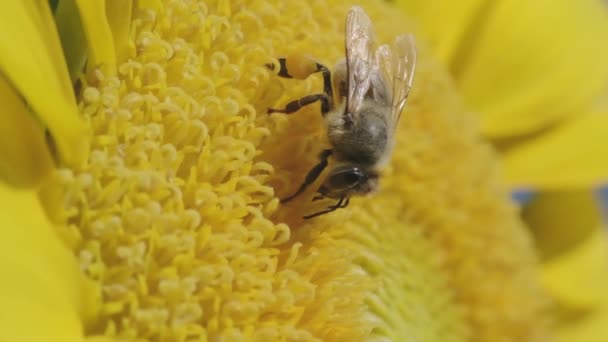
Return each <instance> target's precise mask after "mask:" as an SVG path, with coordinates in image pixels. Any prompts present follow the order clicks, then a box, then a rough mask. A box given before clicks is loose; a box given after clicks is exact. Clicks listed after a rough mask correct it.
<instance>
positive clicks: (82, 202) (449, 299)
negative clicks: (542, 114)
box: [0, 0, 551, 341]
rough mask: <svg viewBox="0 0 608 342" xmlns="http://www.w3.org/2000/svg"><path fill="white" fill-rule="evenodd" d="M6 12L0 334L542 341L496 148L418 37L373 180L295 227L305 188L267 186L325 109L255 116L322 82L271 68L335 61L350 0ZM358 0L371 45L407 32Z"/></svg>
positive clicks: (534, 288)
mask: <svg viewBox="0 0 608 342" xmlns="http://www.w3.org/2000/svg"><path fill="white" fill-rule="evenodd" d="M8 3H9V9H11V11H7V12H5V13H10V14H4V16H5V18H3V19H5V20H2V21H0V25H5V26H6V27H3V30H0V31H2V32H4V33H3V36H4V38H5V39H4V40H3V41H2V44H1V46H2V48H3V51H2V53H1V54H0V55H2V56H13V58H11V59H9V58H4V59H2V63H1V64H0V70H2V72H3V75H4V80H5V88H4V91H3V92H2V93H0V94H1V96H3V98H4V99H5V101H7V102H8V101H12V102H11V103H12V104H13V105H12V107H10V108H14V109H13V110H10V111H7V112H6V115H5V116H6V117H7V120H9V122H14V124H13V126H14V127H12V128H10V131H7V132H5V136H6V137H11V139H10V141H9V139H5V140H2V141H3V143H4V145H3V148H4V149H5V151H7V152H6V156H7V157H6V158H5V159H4V160H3V163H2V165H4V169H3V170H4V171H3V172H2V176H3V181H4V186H3V188H2V189H3V190H2V199H3V200H4V202H3V203H4V208H5V211H4V212H2V215H1V216H0V220H3V222H4V223H5V227H7V228H5V231H4V234H5V237H4V238H3V239H1V240H0V241H2V242H0V243H3V244H5V245H4V246H2V247H3V248H2V250H4V251H5V253H6V255H5V257H4V258H2V260H4V261H3V262H4V263H5V264H4V267H0V272H4V273H3V274H2V278H3V279H9V280H10V281H9V282H6V283H5V287H4V290H5V291H4V292H3V293H4V296H3V298H2V299H3V303H5V305H4V306H3V310H2V312H3V313H4V315H2V316H0V317H1V319H0V325H1V326H2V329H0V339H3V340H22V341H48V340H49V338H50V337H52V340H60V341H78V340H82V339H87V340H101V339H107V340H119V341H121V340H133V341H189V340H220V339H223V340H231V341H232V340H235V341H238V340H259V341H274V340H277V341H279V340H290V341H291V340H294V341H358V340H395V341H408V340H412V341H417V340H422V341H467V340H479V341H488V340H517V341H519V340H544V339H546V338H548V337H550V335H551V334H550V326H549V323H550V319H551V317H550V316H549V315H548V313H547V310H546V309H547V304H548V301H547V297H546V295H545V293H544V291H543V289H542V287H541V284H540V282H539V281H538V279H537V274H538V262H537V257H536V254H535V250H534V246H533V244H532V239H531V237H530V235H529V232H528V231H527V229H526V228H525V226H524V224H523V223H522V221H521V220H520V219H519V216H518V207H517V205H516V204H515V203H514V202H512V201H511V199H510V196H509V188H508V187H507V186H506V185H505V184H504V183H503V181H502V176H501V172H500V168H499V163H498V161H499V159H498V155H497V154H496V151H495V150H494V149H493V148H492V146H490V145H489V144H487V143H486V142H484V141H483V140H482V139H481V138H480V135H479V131H478V125H477V120H476V118H475V117H474V116H473V115H471V114H470V113H469V112H468V111H467V109H466V108H467V107H466V106H465V104H463V103H462V101H461V97H460V95H459V93H458V89H457V88H456V87H455V85H454V83H453V79H452V77H451V76H450V74H449V70H448V69H447V68H445V66H444V65H443V64H442V63H441V62H439V61H437V60H436V59H435V57H433V55H432V54H431V53H430V52H429V49H428V48H427V44H426V43H425V42H424V39H419V43H418V44H419V58H418V67H417V75H416V84H415V88H414V89H413V91H412V94H411V96H410V99H409V103H408V105H407V107H406V108H407V109H406V112H405V113H404V115H403V118H402V122H401V124H400V126H399V128H398V134H397V136H398V139H397V142H396V144H397V148H396V151H395V153H394V156H393V161H392V164H391V166H390V167H389V168H388V169H387V170H386V172H385V174H384V175H383V177H382V184H383V185H382V190H381V191H380V192H379V193H378V194H377V195H375V196H373V197H370V198H357V199H353V201H352V203H351V205H350V206H349V207H348V208H346V209H342V210H339V211H336V212H334V213H332V214H331V215H325V216H321V217H318V218H315V219H313V220H303V219H302V218H301V217H302V215H303V214H305V213H309V212H311V211H313V210H314V209H316V208H317V206H318V205H319V204H318V202H311V201H310V199H311V197H312V195H313V194H311V193H307V194H304V195H303V196H302V197H301V198H299V199H297V200H294V201H293V203H290V204H289V205H281V204H280V203H279V199H278V198H279V197H280V196H281V195H283V194H285V193H288V192H290V191H291V190H293V189H294V188H295V187H296V186H297V184H298V182H299V181H300V180H301V179H302V177H304V175H305V173H306V172H307V171H308V169H309V168H310V166H311V165H314V163H315V159H316V155H317V154H318V152H319V151H320V150H321V149H322V148H323V147H324V146H326V144H327V142H326V141H325V138H324V132H323V129H322V121H321V117H320V115H319V110H318V108H314V107H310V108H305V109H302V110H301V111H299V112H298V113H297V114H294V115H292V116H289V117H286V116H281V115H272V116H269V115H267V114H266V110H267V108H269V107H271V106H273V105H276V104H284V103H286V102H287V101H289V100H291V99H294V98H298V97H301V96H303V95H306V94H310V93H311V92H313V91H315V90H316V89H320V88H319V87H320V86H321V83H320V80H319V79H318V78H316V77H309V78H308V79H307V80H305V81H294V80H282V79H279V78H278V77H276V75H274V74H272V73H271V72H270V71H269V70H268V69H267V68H266V67H265V66H264V65H265V64H267V63H269V62H272V61H273V60H275V58H276V57H277V56H281V55H287V54H290V53H295V52H297V53H301V52H306V53H310V54H311V55H314V56H315V57H316V58H318V59H319V60H321V61H323V62H325V63H329V64H331V63H334V62H335V61H337V60H338V59H340V58H341V57H343V54H344V52H343V44H344V43H343V41H344V16H345V14H346V12H347V11H348V9H349V7H350V6H351V4H350V3H349V2H348V1H338V0H335V1H312V2H295V1H293V2H287V1H278V0H276V1H271V0H251V1H242V0H241V1H228V0H218V1H194V0H192V1H187V0H171V1H137V2H131V1H106V2H104V1H69V0H65V1H61V0H60V1H58V2H57V3H53V6H49V4H48V3H47V2H45V1H35V2H32V3H31V4H30V3H26V2H20V1H17V0H14V1H9V2H8ZM361 5H362V6H363V7H364V8H365V10H366V11H367V12H368V14H369V15H370V17H371V18H372V19H373V20H374V22H375V26H376V32H377V33H378V40H379V41H388V40H390V39H392V38H393V37H394V36H395V35H397V34H401V33H404V32H408V31H413V32H414V33H418V32H417V30H418V29H417V28H416V27H415V25H414V24H413V23H412V21H411V19H410V18H409V17H408V16H407V14H406V13H403V12H401V11H399V10H398V9H397V7H396V6H394V5H393V4H389V3H386V2H382V1H374V0H367V1H362V3H361ZM53 16H54V18H55V22H53ZM22 32H23V36H21V34H22ZM28 34H29V35H28ZM16 37H19V38H22V39H23V38H26V39H25V40H21V42H23V41H25V42H28V44H12V43H13V42H14V40H15V38H16ZM59 37H60V38H59ZM60 42H61V45H60ZM61 47H62V48H61ZM32 51H35V53H36V54H35V55H34V54H32ZM62 51H63V56H62V53H61V52H62ZM24 56H26V57H24ZM30 57H31V58H30ZM30 59H31V60H30ZM49 89H51V90H49ZM46 90H49V91H46ZM74 94H75V95H74ZM10 120H12V121H10ZM15 145H17V146H18V147H17V148H15V147H13V146H15ZM17 149H21V150H19V151H24V153H17V151H18V150H17ZM43 161H44V163H43ZM43 166H44V167H43ZM7 236H8V238H7ZM9 292H10V293H9ZM33 322H35V323H34V324H35V326H34V327H32V323H33Z"/></svg>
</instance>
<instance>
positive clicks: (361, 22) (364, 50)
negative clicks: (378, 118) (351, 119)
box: [346, 6, 374, 113]
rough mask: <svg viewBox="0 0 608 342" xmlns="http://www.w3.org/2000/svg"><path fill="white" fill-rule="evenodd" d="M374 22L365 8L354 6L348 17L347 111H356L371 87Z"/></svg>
mask: <svg viewBox="0 0 608 342" xmlns="http://www.w3.org/2000/svg"><path fill="white" fill-rule="evenodd" d="M373 45H374V33H373V29H372V22H371V20H370V19H369V17H368V16H367V14H365V12H364V11H363V9H362V8H361V7H358V6H354V7H352V8H351V9H350V11H349V12H348V15H347V17H346V69H347V74H348V96H347V99H346V111H347V113H356V112H357V109H358V108H359V106H360V105H361V102H363V98H364V97H365V94H366V93H367V91H368V90H369V87H370V75H371V72H372V68H373V65H374V54H373V50H374V49H373Z"/></svg>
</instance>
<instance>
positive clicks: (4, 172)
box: [0, 76, 54, 187]
mask: <svg viewBox="0 0 608 342" xmlns="http://www.w3.org/2000/svg"><path fill="white" fill-rule="evenodd" d="M0 101H2V105H3V110H4V115H3V122H2V125H0V155H2V158H0V177H1V179H2V180H3V181H5V182H7V183H9V184H12V185H14V186H19V187H22V186H34V185H35V184H37V183H39V182H40V180H41V179H43V178H44V177H45V176H46V175H48V174H49V173H50V172H51V170H52V169H53V167H54V164H53V158H52V156H51V154H50V151H49V149H48V147H47V145H46V140H45V136H44V131H43V130H42V128H41V127H40V124H39V123H38V122H37V121H36V119H35V118H34V117H33V116H32V114H31V113H30V111H29V109H28V108H27V106H26V104H25V103H24V102H23V100H22V99H21V98H20V97H19V95H18V94H17V93H16V92H15V90H14V89H13V88H12V87H11V86H10V84H8V82H7V81H6V79H4V77H1V76H0Z"/></svg>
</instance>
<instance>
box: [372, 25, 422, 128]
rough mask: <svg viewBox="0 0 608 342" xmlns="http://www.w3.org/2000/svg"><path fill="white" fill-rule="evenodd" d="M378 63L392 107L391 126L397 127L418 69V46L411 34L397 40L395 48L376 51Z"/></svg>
mask: <svg viewBox="0 0 608 342" xmlns="http://www.w3.org/2000/svg"><path fill="white" fill-rule="evenodd" d="M376 63H377V67H378V68H379V69H380V73H381V74H382V78H383V79H384V86H385V87H386V89H383V90H384V91H385V92H387V93H388V94H387V97H388V99H389V101H388V103H389V104H390V106H391V112H390V117H389V124H392V125H393V127H394V126H397V123H398V122H399V117H400V116H401V112H402V111H403V107H404V106H405V101H406V100H407V96H408V95H409V92H410V89H411V88H412V82H413V80H414V71H415V69H416V45H415V43H414V37H413V36H412V35H411V34H404V35H400V36H398V37H397V38H395V41H394V42H393V46H392V47H389V46H388V45H382V46H380V47H379V48H378V50H376Z"/></svg>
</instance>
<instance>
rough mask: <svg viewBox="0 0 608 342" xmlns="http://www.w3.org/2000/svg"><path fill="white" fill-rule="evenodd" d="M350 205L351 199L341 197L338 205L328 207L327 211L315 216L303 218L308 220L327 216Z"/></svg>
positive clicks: (317, 213)
mask: <svg viewBox="0 0 608 342" xmlns="http://www.w3.org/2000/svg"><path fill="white" fill-rule="evenodd" d="M349 203H350V198H348V197H344V196H342V197H340V199H339V200H338V202H337V203H336V204H334V205H332V206H329V207H327V209H325V210H321V211H318V212H316V213H314V214H310V215H306V216H304V217H303V218H304V219H306V220H308V219H311V218H313V217H317V216H321V215H325V214H327V213H331V212H332V211H336V210H338V209H340V208H346V207H347V206H348V204H349Z"/></svg>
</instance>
